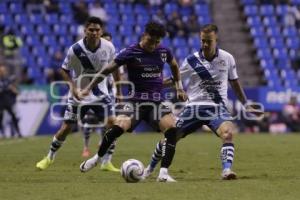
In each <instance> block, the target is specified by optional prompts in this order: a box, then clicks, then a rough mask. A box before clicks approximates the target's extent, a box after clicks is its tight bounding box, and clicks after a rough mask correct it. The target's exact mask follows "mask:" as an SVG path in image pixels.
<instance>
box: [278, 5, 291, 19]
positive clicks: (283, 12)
mask: <svg viewBox="0 0 300 200" xmlns="http://www.w3.org/2000/svg"><path fill="white" fill-rule="evenodd" d="M288 10H289V9H288V5H285V4H279V5H277V6H276V14H277V15H279V16H284V15H286V14H287V13H288Z"/></svg>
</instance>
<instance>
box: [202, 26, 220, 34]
mask: <svg viewBox="0 0 300 200" xmlns="http://www.w3.org/2000/svg"><path fill="white" fill-rule="evenodd" d="M201 32H203V33H211V32H215V33H218V27H217V25H215V24H205V25H204V26H203V27H202V28H201Z"/></svg>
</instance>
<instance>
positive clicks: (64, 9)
mask: <svg viewBox="0 0 300 200" xmlns="http://www.w3.org/2000/svg"><path fill="white" fill-rule="evenodd" d="M58 7H59V9H60V11H61V13H64V14H71V13H72V8H71V4H69V3H65V2H59V3H58Z"/></svg>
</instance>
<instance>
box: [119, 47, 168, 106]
mask: <svg viewBox="0 0 300 200" xmlns="http://www.w3.org/2000/svg"><path fill="white" fill-rule="evenodd" d="M172 59H173V55H172V53H171V51H170V50H169V49H168V48H165V47H162V46H159V47H157V48H156V49H155V50H154V51H153V52H147V51H145V50H144V49H142V48H141V47H140V45H139V44H134V45H131V46H130V47H128V48H126V49H123V50H122V51H121V52H120V53H119V54H118V55H117V56H116V58H115V59H114V61H115V62H116V63H117V64H118V65H125V66H126V67H127V72H128V79H129V81H131V82H132V83H133V84H134V85H135V89H134V90H133V89H132V88H131V89H130V94H132V93H133V100H146V101H161V100H162V98H161V96H162V95H161V92H162V87H163V67H164V64H165V63H166V62H168V63H170V62H171V60H172Z"/></svg>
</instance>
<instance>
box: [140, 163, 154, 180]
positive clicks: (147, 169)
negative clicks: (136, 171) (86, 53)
mask: <svg viewBox="0 0 300 200" xmlns="http://www.w3.org/2000/svg"><path fill="white" fill-rule="evenodd" d="M153 171H154V169H153V168H151V167H150V165H148V166H147V167H146V168H145V169H144V173H143V178H144V179H146V178H148V177H149V176H150V175H151V174H152V172H153Z"/></svg>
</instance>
